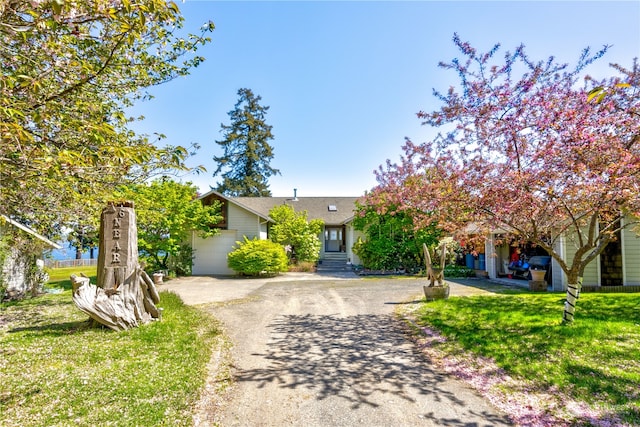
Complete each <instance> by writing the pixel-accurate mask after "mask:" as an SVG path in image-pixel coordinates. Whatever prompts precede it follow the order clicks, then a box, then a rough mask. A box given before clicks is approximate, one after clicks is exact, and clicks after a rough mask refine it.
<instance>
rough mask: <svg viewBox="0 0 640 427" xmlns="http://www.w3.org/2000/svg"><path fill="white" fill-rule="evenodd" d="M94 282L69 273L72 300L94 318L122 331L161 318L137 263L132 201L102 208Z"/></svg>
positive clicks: (153, 290) (149, 283)
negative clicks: (96, 274) (93, 283)
mask: <svg viewBox="0 0 640 427" xmlns="http://www.w3.org/2000/svg"><path fill="white" fill-rule="evenodd" d="M97 281H98V283H97V285H92V284H91V283H89V279H88V278H86V277H80V278H78V277H77V276H75V275H74V276H71V283H72V285H73V301H74V302H75V303H76V305H77V306H78V308H79V309H80V310H82V311H83V312H85V313H87V314H88V315H89V316H90V317H91V318H92V319H94V320H95V321H97V322H99V323H101V324H103V325H105V326H107V327H109V328H111V329H114V330H116V331H122V330H125V329H129V328H132V327H136V326H139V325H140V324H143V323H147V322H149V321H151V320H153V319H158V320H159V319H160V318H161V312H160V310H158V308H157V307H156V304H158V303H159V302H160V297H159V295H158V292H157V290H156V287H155V284H154V283H153V281H152V280H151V279H150V278H149V276H148V275H147V273H145V271H144V270H143V268H142V267H141V266H140V265H139V264H138V231H137V228H136V216H135V211H134V210H133V203H132V202H122V203H118V204H116V203H110V204H109V205H108V206H107V207H106V208H105V209H104V210H103V211H102V215H101V217H100V252H99V254H98V278H97Z"/></svg>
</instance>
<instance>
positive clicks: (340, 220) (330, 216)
mask: <svg viewBox="0 0 640 427" xmlns="http://www.w3.org/2000/svg"><path fill="white" fill-rule="evenodd" d="M212 194H215V195H217V196H218V197H221V198H224V199H226V200H228V201H229V202H231V203H234V204H236V205H238V206H240V207H242V208H243V209H246V210H248V211H250V212H252V213H254V214H256V215H258V216H260V217H261V218H264V219H266V220H268V221H272V219H271V218H270V217H269V211H270V210H271V209H272V208H273V207H275V206H278V205H283V204H287V205H290V206H293V208H294V210H295V211H296V212H301V211H307V218H308V219H321V220H323V221H324V223H325V224H326V225H342V224H345V223H347V222H349V221H351V219H352V218H353V216H354V211H355V207H356V201H357V200H358V199H360V197H296V198H295V199H294V198H292V197H227V196H224V195H222V194H220V193H218V192H216V191H213V190H212V191H210V192H208V193H207V194H204V195H202V196H200V197H199V198H200V199H203V198H205V197H207V196H209V195H212Z"/></svg>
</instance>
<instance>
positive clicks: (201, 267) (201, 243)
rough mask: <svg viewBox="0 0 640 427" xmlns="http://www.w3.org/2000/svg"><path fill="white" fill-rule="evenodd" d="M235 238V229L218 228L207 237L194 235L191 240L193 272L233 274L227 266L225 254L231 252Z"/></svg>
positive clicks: (199, 273)
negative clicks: (213, 233) (218, 229)
mask: <svg viewBox="0 0 640 427" xmlns="http://www.w3.org/2000/svg"><path fill="white" fill-rule="evenodd" d="M236 240H238V239H237V238H236V231H235V230H220V233H219V234H217V235H215V236H213V237H209V238H207V239H203V238H201V237H196V238H195V239H194V241H193V249H194V254H193V255H194V259H193V274H194V275H196V276H198V275H200V276H202V275H211V274H234V273H235V272H234V271H233V270H231V269H230V268H229V267H227V254H228V253H229V252H231V250H232V248H233V246H234V245H235V244H236Z"/></svg>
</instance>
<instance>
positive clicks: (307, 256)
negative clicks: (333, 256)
mask: <svg viewBox="0 0 640 427" xmlns="http://www.w3.org/2000/svg"><path fill="white" fill-rule="evenodd" d="M269 216H270V217H271V219H273V221H274V222H275V224H273V225H272V226H271V228H270V229H269V236H270V239H271V240H272V241H273V242H275V243H279V244H281V245H282V246H284V247H285V248H287V249H288V250H287V256H288V257H289V260H290V262H292V263H295V262H298V261H308V262H315V261H317V260H318V258H319V256H320V246H321V243H320V238H319V237H318V236H319V235H320V233H321V232H322V226H323V225H324V221H322V220H321V219H312V220H311V221H308V220H307V211H302V212H296V211H295V210H294V209H293V207H292V206H290V205H279V206H276V207H274V208H273V209H271V210H270V211H269Z"/></svg>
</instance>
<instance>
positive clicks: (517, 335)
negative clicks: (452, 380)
mask: <svg viewBox="0 0 640 427" xmlns="http://www.w3.org/2000/svg"><path fill="white" fill-rule="evenodd" d="M563 303H564V294H557V293H550V294H546V293H545V294H529V293H518V294H503V295H499V296H475V297H467V298H450V299H448V300H446V301H437V302H430V303H425V304H421V306H420V308H419V309H418V310H417V311H415V312H414V313H412V314H411V317H412V318H413V320H414V321H415V324H416V325H417V326H418V329H414V330H415V331H420V330H422V332H425V331H426V332H427V335H429V334H430V333H432V331H436V334H439V335H440V336H436V339H434V337H433V336H432V337H431V338H430V339H429V340H428V343H427V344H425V345H427V346H428V348H429V352H431V353H429V352H428V354H431V355H432V356H433V355H434V354H436V355H437V356H433V357H434V358H439V359H440V361H441V362H442V364H443V365H447V363H449V362H450V360H460V359H461V358H460V354H465V355H466V357H463V358H462V359H466V363H467V364H468V365H469V367H470V369H475V368H478V367H479V369H476V371H477V372H476V374H475V375H479V377H480V378H482V376H490V375H491V374H488V373H487V372H483V370H484V371H486V369H483V367H482V366H480V365H485V366H484V368H486V367H487V366H488V365H492V366H493V365H494V364H495V367H496V369H500V370H502V372H503V373H500V375H502V376H503V377H505V374H506V375H508V376H509V377H510V378H512V379H513V381H511V382H509V381H499V382H498V383H496V385H494V386H492V390H489V393H493V394H494V395H496V396H502V397H498V399H500V398H507V399H508V397H509V396H516V395H518V393H522V392H523V390H524V391H526V393H524V394H529V395H537V396H544V397H545V398H544V399H542V400H543V401H542V402H539V403H540V405H541V406H540V411H541V413H544V414H543V416H549V417H551V419H554V418H553V417H555V421H561V422H563V423H575V424H577V425H598V424H599V423H602V424H603V425H606V422H607V421H609V420H613V421H615V422H618V423H622V424H624V423H628V425H640V295H639V294H593V293H590V294H582V295H581V297H580V300H579V302H578V306H577V312H576V320H575V323H574V324H573V325H571V326H563V325H562V324H561V315H562V307H563ZM425 328H426V329H425ZM442 337H444V339H443V338H442ZM464 363H465V362H464V361H463V364H464ZM474 366H475V368H474ZM458 369H459V370H464V369H466V368H461V369H460V368H458ZM500 375H498V376H500ZM485 380H486V378H485ZM485 382H486V381H485ZM566 402H575V404H574V403H572V404H571V405H569V404H567V403H566ZM518 404H522V402H520V403H518V402H515V403H512V405H513V406H514V407H515V406H517V405H518ZM528 404H530V402H529V403H528ZM509 405H510V404H508V403H507V404H506V409H507V410H508V409H509ZM574 406H575V408H574ZM569 407H571V408H570V409H569V410H567V408H569ZM616 420H617V421H616ZM612 425H616V424H615V423H614V424H612Z"/></svg>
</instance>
